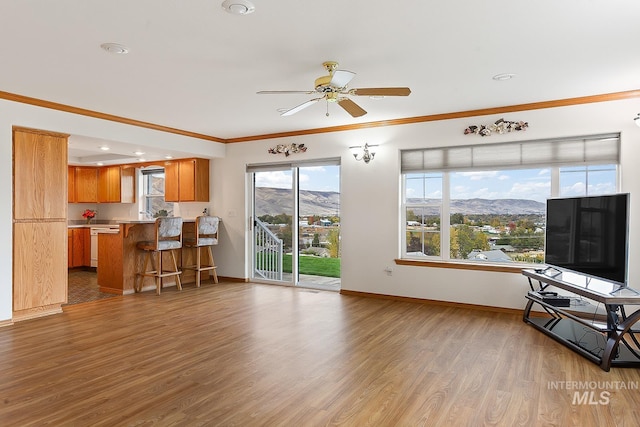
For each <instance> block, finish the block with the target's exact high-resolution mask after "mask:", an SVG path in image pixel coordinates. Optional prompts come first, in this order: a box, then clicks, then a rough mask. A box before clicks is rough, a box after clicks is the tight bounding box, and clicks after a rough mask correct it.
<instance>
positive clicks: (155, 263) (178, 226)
mask: <svg viewBox="0 0 640 427" xmlns="http://www.w3.org/2000/svg"><path fill="white" fill-rule="evenodd" d="M136 247H137V248H138V249H140V250H142V251H144V264H143V266H142V271H140V272H138V273H137V274H136V279H138V277H139V278H140V279H139V280H136V283H135V286H134V289H135V291H136V292H140V291H141V290H142V283H143V281H144V278H145V277H153V278H155V281H156V294H158V295H160V292H161V290H162V286H163V283H162V279H164V278H165V277H171V276H175V278H176V286H177V287H178V289H180V290H182V283H181V282H180V275H181V274H182V271H180V270H178V263H177V262H176V255H175V251H176V250H178V249H181V248H182V218H180V217H162V218H157V219H156V222H155V239H154V240H151V241H141V242H138V243H137V244H136ZM167 251H168V252H169V253H170V254H171V259H172V260H173V270H165V269H163V267H162V253H163V252H167ZM149 261H151V269H150V270H149V269H148V268H149Z"/></svg>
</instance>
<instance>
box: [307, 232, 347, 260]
mask: <svg viewBox="0 0 640 427" xmlns="http://www.w3.org/2000/svg"><path fill="white" fill-rule="evenodd" d="M313 238H314V239H315V236H313ZM327 249H328V250H329V257H331V258H340V231H339V230H338V229H333V230H331V231H329V234H328V235H327Z"/></svg>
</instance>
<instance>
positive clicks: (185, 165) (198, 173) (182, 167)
mask: <svg viewBox="0 0 640 427" xmlns="http://www.w3.org/2000/svg"><path fill="white" fill-rule="evenodd" d="M164 174H165V184H164V199H165V200H166V201H167V202H208V201H209V159H198V158H195V159H180V160H172V161H168V162H165V163H164Z"/></svg>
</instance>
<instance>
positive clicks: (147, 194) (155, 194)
mask: <svg viewBox="0 0 640 427" xmlns="http://www.w3.org/2000/svg"><path fill="white" fill-rule="evenodd" d="M141 174H142V176H141V181H142V192H141V194H142V197H140V202H141V207H140V211H141V212H140V213H142V214H144V215H145V216H147V217H149V218H151V217H157V216H159V215H162V214H164V213H165V211H166V215H167V216H172V215H173V203H168V202H165V201H164V169H162V168H156V169H142V170H141Z"/></svg>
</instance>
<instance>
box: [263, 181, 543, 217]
mask: <svg viewBox="0 0 640 427" xmlns="http://www.w3.org/2000/svg"><path fill="white" fill-rule="evenodd" d="M291 200H292V197H291V190H288V189H283V188H267V187H259V188H256V216H262V215H278V214H281V213H286V214H288V215H291V213H292V207H291V205H292V202H291ZM409 202H410V203H418V202H420V200H419V199H409ZM439 203H440V201H439V200H437V199H428V200H427V203H426V205H427V208H426V209H425V210H424V214H425V215H438V214H439V212H440V208H439ZM545 207H546V204H544V203H541V202H537V201H535V200H525V199H498V200H488V199H467V200H452V201H451V213H461V214H463V215H470V214H487V215H501V214H514V215H525V214H536V215H543V214H544V213H545ZM416 213H418V212H416ZM300 215H301V216H308V215H321V216H340V193H337V192H335V191H307V190H302V191H300Z"/></svg>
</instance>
